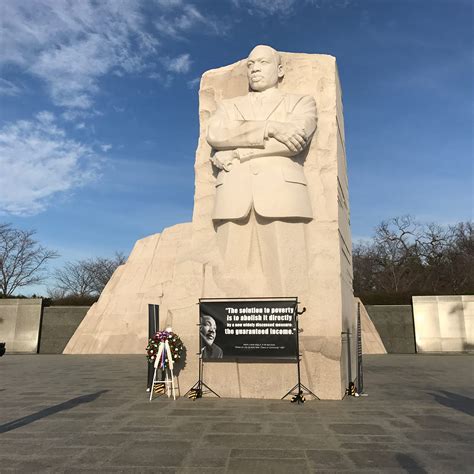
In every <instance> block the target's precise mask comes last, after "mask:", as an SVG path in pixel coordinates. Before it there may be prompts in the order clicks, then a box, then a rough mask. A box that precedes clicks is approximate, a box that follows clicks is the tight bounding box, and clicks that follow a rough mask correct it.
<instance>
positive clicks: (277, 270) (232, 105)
mask: <svg viewBox="0 0 474 474" xmlns="http://www.w3.org/2000/svg"><path fill="white" fill-rule="evenodd" d="M247 76H248V83H249V93H248V94H247V95H244V96H240V97H234V98H232V99H227V100H223V101H222V102H221V103H220V104H218V107H217V110H216V111H215V113H214V114H213V115H212V117H211V118H210V120H209V127H208V132H207V141H208V143H209V144H210V145H211V146H212V148H213V153H212V154H211V161H212V163H213V164H214V166H215V167H216V168H217V169H218V174H217V179H216V183H215V186H216V194H215V201H214V210H213V215H212V219H213V221H214V226H215V228H216V232H217V242H218V246H219V249H220V253H221V255H222V257H223V259H224V267H225V270H226V271H227V272H228V273H230V274H242V273H245V272H250V273H251V274H252V278H253V279H254V278H256V275H263V278H264V279H268V278H270V277H269V275H270V274H271V275H272V276H271V278H270V280H271V281H269V282H267V283H268V284H264V285H263V288H264V289H265V290H262V291H270V292H280V293H282V292H290V291H291V288H289V286H288V285H286V284H285V280H286V276H284V275H286V274H288V273H289V272H294V271H296V268H293V267H295V266H296V267H298V271H304V268H301V267H302V266H305V265H306V244H305V235H304V230H303V226H304V223H305V222H308V221H310V220H311V219H312V218H313V213H312V209H311V202H310V198H309V194H308V189H307V183H306V178H305V174H304V169H303V162H304V159H305V155H306V151H307V148H308V146H309V143H310V141H311V138H312V136H313V134H314V132H315V130H316V123H317V116H316V103H315V100H314V98H313V97H311V96H308V95H297V94H289V93H283V92H281V90H280V89H279V84H280V82H281V80H282V79H283V76H284V70H283V65H282V63H281V58H280V55H279V54H278V52H277V51H275V50H274V49H273V48H271V47H269V46H256V47H255V48H254V49H253V50H252V52H251V53H250V55H249V57H248V58H247ZM240 280H241V281H242V278H241V279H240Z"/></svg>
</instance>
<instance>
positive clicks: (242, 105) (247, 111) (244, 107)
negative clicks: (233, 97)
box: [234, 95, 255, 120]
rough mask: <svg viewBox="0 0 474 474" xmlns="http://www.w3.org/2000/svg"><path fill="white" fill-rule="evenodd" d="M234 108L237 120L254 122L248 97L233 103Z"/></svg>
mask: <svg viewBox="0 0 474 474" xmlns="http://www.w3.org/2000/svg"><path fill="white" fill-rule="evenodd" d="M234 107H235V109H236V113H237V116H238V119H243V120H255V114H254V110H253V107H252V103H251V102H250V96H248V95H247V96H244V97H242V98H241V99H240V100H239V101H236V102H234ZM239 115H240V117H239Z"/></svg>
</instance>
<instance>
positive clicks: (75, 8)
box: [0, 0, 158, 109]
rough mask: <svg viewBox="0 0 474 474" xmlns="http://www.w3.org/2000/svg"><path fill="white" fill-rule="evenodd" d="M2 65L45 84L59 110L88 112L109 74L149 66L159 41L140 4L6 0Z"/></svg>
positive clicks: (114, 0)
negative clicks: (147, 26) (147, 62)
mask: <svg viewBox="0 0 474 474" xmlns="http://www.w3.org/2000/svg"><path fill="white" fill-rule="evenodd" d="M1 14H2V17H3V19H2V34H1V37H2V48H1V51H0V63H1V62H3V63H13V64H16V65H18V66H20V67H22V68H23V69H25V70H27V71H29V72H31V73H33V74H34V75H36V76H38V77H40V78H41V79H43V80H44V81H46V83H47V85H48V88H49V91H50V94H51V97H52V99H53V101H54V103H55V104H56V105H60V106H64V107H71V108H78V109H88V108H90V107H91V106H92V103H93V97H94V94H96V93H97V92H98V90H99V79H100V78H101V77H102V76H103V75H105V74H107V73H108V72H114V71H115V72H118V73H120V72H128V73H130V72H133V71H140V70H141V69H143V68H144V67H145V58H146V57H147V56H148V55H149V54H151V53H153V52H155V50H156V47H157V46H158V41H157V39H156V38H154V37H152V36H150V35H149V34H147V33H146V32H145V27H144V23H145V18H144V16H143V15H142V13H141V11H140V3H139V2H136V1H135V0H121V1H117V0H101V1H100V2H95V1H93V0H81V1H77V0H35V1H34V2H19V1H17V0H3V1H2V3H1Z"/></svg>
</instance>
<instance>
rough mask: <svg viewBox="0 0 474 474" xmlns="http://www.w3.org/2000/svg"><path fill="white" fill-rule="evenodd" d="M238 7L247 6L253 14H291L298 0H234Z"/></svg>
mask: <svg viewBox="0 0 474 474" xmlns="http://www.w3.org/2000/svg"><path fill="white" fill-rule="evenodd" d="M232 3H233V4H234V5H235V6H237V7H241V8H242V7H243V8H245V9H246V10H247V11H248V13H250V14H251V15H253V14H255V13H256V14H259V15H264V16H266V15H289V14H291V13H292V12H293V7H294V6H295V5H296V0H232Z"/></svg>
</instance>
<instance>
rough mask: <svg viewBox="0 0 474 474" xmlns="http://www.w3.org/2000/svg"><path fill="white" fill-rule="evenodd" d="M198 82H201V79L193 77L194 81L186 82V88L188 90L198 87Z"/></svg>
mask: <svg viewBox="0 0 474 474" xmlns="http://www.w3.org/2000/svg"><path fill="white" fill-rule="evenodd" d="M200 81H201V78H200V77H199V76H198V77H195V78H194V79H191V80H190V81H188V87H189V88H190V89H195V88H196V87H199V83H200Z"/></svg>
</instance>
